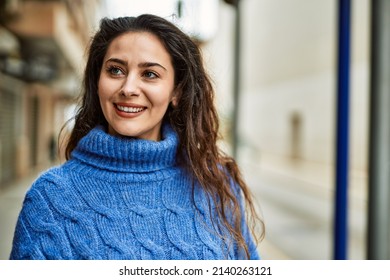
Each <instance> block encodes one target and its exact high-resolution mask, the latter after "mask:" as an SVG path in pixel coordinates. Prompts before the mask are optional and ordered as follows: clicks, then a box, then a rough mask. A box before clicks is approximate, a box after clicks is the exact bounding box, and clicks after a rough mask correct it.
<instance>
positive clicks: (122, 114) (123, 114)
mask: <svg viewBox="0 0 390 280" xmlns="http://www.w3.org/2000/svg"><path fill="white" fill-rule="evenodd" d="M118 106H122V107H132V108H144V109H143V110H142V111H140V112H124V111H122V110H119V108H118ZM114 109H115V112H116V113H117V115H119V116H120V117H123V118H135V117H138V116H139V115H142V114H143V113H144V112H145V110H146V109H147V107H146V106H142V105H139V104H134V103H114Z"/></svg>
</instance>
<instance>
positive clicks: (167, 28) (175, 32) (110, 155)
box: [10, 15, 262, 259]
mask: <svg viewBox="0 0 390 280" xmlns="http://www.w3.org/2000/svg"><path fill="white" fill-rule="evenodd" d="M83 85H84V90H83V96H82V101H81V105H80V108H79V111H78V112H77V115H76V118H75V126H74V128H73V130H72V133H71V135H70V138H69V141H68V143H67V146H66V156H67V161H66V162H65V163H64V164H63V165H61V166H59V167H55V168H52V169H50V170H48V171H47V172H45V173H44V174H42V175H41V176H40V177H39V178H38V179H37V180H36V181H35V182H34V184H33V186H32V187H31V189H30V190H29V191H28V193H27V195H26V198H25V201H24V204H23V209H22V211H21V213H20V215H19V219H18V223H17V226H16V230H15V236H14V242H13V249H12V252H11V257H10V258H11V259H258V258H259V255H258V252H257V249H256V242H255V240H257V239H258V238H257V237H259V235H260V237H261V235H262V234H261V233H260V234H259V233H258V231H255V230H254V229H255V227H254V223H251V225H252V226H248V223H247V221H248V219H247V218H246V210H249V212H250V214H251V215H250V217H252V219H253V218H255V219H256V217H257V216H256V213H255V211H254V206H253V203H252V200H251V196H250V192H249V190H248V187H247V186H246V185H245V183H244V182H243V180H242V178H241V175H240V172H239V169H238V167H237V165H236V163H235V162H234V160H233V159H232V158H230V157H228V156H226V155H224V154H223V153H222V152H221V151H220V150H219V149H218V147H217V140H218V117H217V112H216V109H215V107H214V104H213V97H214V91H213V88H212V85H211V83H210V80H209V78H208V76H207V74H206V71H205V69H204V66H203V61H202V57H201V53H200V51H199V49H198V47H197V46H196V44H195V43H194V42H193V41H192V40H191V39H190V38H189V37H188V36H187V35H185V34H184V33H183V32H182V31H180V30H179V29H178V28H177V27H176V26H175V25H173V24H172V23H170V22H169V21H167V20H165V19H163V18H160V17H157V16H153V15H141V16H139V17H123V18H117V19H112V20H111V19H103V20H102V21H101V25H100V30H99V31H98V32H97V33H96V35H95V36H94V38H93V40H92V43H91V45H90V48H89V56H88V61H87V65H86V70H85V76H84V84H83ZM252 219H251V220H252ZM260 224H261V226H262V223H261V222H260ZM260 232H262V231H260Z"/></svg>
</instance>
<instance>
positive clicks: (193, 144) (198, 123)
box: [65, 14, 264, 258]
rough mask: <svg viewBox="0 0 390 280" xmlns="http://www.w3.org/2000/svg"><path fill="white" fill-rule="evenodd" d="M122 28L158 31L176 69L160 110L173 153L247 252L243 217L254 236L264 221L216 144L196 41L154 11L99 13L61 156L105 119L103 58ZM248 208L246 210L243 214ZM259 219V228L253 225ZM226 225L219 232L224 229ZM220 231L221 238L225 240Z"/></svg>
mask: <svg viewBox="0 0 390 280" xmlns="http://www.w3.org/2000/svg"><path fill="white" fill-rule="evenodd" d="M126 32H149V33H152V34H154V35H155V36H157V37H158V38H159V39H160V41H161V42H162V43H163V45H164V46H165V48H166V50H167V51H168V53H169V54H170V56H171V60H172V64H173V68H174V70H175V85H174V86H175V89H176V90H175V92H176V93H177V95H176V97H177V106H172V105H170V106H169V107H168V110H167V112H166V114H165V116H164V118H165V120H166V121H169V122H170V124H171V126H172V127H173V129H174V130H175V131H176V132H177V133H178V136H179V150H178V156H179V159H180V162H181V163H183V164H184V165H185V167H186V169H187V170H188V171H189V174H190V175H191V176H192V178H193V179H194V180H196V181H197V182H198V183H199V184H200V186H201V187H202V188H203V189H204V190H205V192H206V193H207V194H208V195H209V196H210V198H211V199H212V200H213V202H214V203H215V205H216V212H217V218H215V219H214V221H213V222H214V223H215V225H217V226H218V227H221V226H222V228H224V229H226V230H227V233H228V236H229V237H230V239H231V238H233V240H235V241H236V243H237V244H238V247H239V248H241V249H243V250H244V251H245V253H246V256H247V258H250V256H249V249H248V246H247V244H246V241H245V237H244V236H243V229H242V221H243V219H245V218H246V217H245V216H248V217H249V218H247V220H248V224H249V225H251V226H250V229H251V233H252V235H253V237H254V238H255V240H256V242H258V241H259V240H260V239H262V238H263V235H264V224H263V222H262V221H261V220H260V219H259V218H258V216H257V214H256V211H255V207H254V202H253V199H252V195H251V193H250V191H249V188H248V187H247V185H246V184H245V182H244V180H243V178H242V175H241V173H240V170H239V168H238V166H237V164H236V162H235V161H234V159H233V158H231V157H229V156H227V155H226V154H224V153H223V152H222V151H221V150H220V149H219V148H218V146H217V141H218V140H219V139H220V135H219V119H218V115H217V110H216V108H215V106H214V95H215V92H214V89H213V86H212V83H211V80H210V78H209V76H208V74H207V73H206V71H205V67H204V65H203V59H202V54H201V52H200V49H199V47H198V46H197V44H196V43H195V42H194V41H193V40H192V39H191V38H190V37H189V36H188V35H186V34H185V33H184V32H182V31H181V30H180V29H179V28H178V27H177V26H175V25H174V24H173V23H171V22H169V21H168V20H166V19H163V18H161V17H158V16H154V15H148V14H145V15H141V16H138V17H120V18H116V19H108V18H104V19H102V20H101V22H100V29H99V31H98V32H97V33H96V34H95V36H94V37H93V38H92V41H91V44H90V47H89V53H88V58H87V64H86V68H85V73H84V81H83V92H82V96H81V97H82V99H81V104H80V105H81V106H80V107H79V109H78V111H77V113H76V116H75V125H74V127H73V130H72V132H71V134H70V136H69V138H68V142H67V144H66V147H65V156H66V159H70V158H71V152H72V151H73V150H74V149H75V147H76V145H77V143H78V142H79V141H80V139H81V138H82V137H84V136H85V135H86V134H87V133H88V132H89V131H90V130H91V129H92V128H94V127H95V126H96V125H107V121H106V119H105V118H104V115H103V112H102V109H101V107H100V103H99V98H98V95H97V90H98V88H97V87H98V81H99V76H100V71H101V68H102V65H103V59H104V56H105V54H106V51H107V49H108V47H109V45H110V43H111V42H112V41H113V40H114V39H115V38H116V37H118V36H119V35H121V34H123V33H126ZM232 181H233V184H234V185H236V186H237V187H238V191H239V192H241V193H242V196H243V198H244V200H245V201H244V202H245V207H244V208H245V209H243V207H241V206H240V205H241V202H240V201H239V198H238V197H239V196H237V190H235V189H234V188H232ZM246 214H247V215H246ZM256 221H259V222H260V224H261V230H260V232H261V234H258V232H259V231H257V230H255V228H256ZM226 230H225V231H224V232H226ZM229 237H226V236H225V237H224V240H229Z"/></svg>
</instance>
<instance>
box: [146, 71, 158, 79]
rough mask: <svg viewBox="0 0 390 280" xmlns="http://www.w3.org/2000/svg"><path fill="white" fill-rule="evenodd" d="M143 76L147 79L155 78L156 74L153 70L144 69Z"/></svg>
mask: <svg viewBox="0 0 390 280" xmlns="http://www.w3.org/2000/svg"><path fill="white" fill-rule="evenodd" d="M143 76H144V77H145V78H147V79H155V78H158V75H157V74H156V73H155V72H153V71H145V72H144V74H143Z"/></svg>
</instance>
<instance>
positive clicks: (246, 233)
mask: <svg viewBox="0 0 390 280" xmlns="http://www.w3.org/2000/svg"><path fill="white" fill-rule="evenodd" d="M233 186H234V187H233V191H234V193H235V194H236V196H237V198H238V201H239V204H240V205H239V206H240V211H241V217H242V219H241V231H242V235H243V237H244V239H245V241H246V245H247V246H248V251H249V255H250V257H249V258H250V259H251V260H259V259H260V255H259V252H258V249H257V245H256V243H255V241H254V238H253V236H252V233H251V231H250V229H249V227H248V224H247V221H246V215H245V200H244V197H243V195H242V193H241V189H240V188H239V186H238V185H237V184H233ZM236 255H237V256H238V259H247V256H246V253H245V251H244V250H243V249H238V248H237V250H236Z"/></svg>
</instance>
